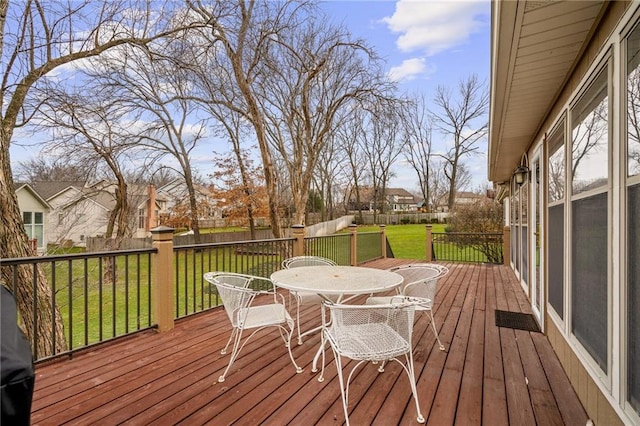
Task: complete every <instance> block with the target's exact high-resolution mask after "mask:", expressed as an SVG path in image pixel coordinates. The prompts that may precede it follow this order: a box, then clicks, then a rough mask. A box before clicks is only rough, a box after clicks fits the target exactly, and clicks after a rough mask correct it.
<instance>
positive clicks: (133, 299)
mask: <svg viewBox="0 0 640 426" xmlns="http://www.w3.org/2000/svg"><path fill="white" fill-rule="evenodd" d="M350 231H351V232H350V233H345V234H337V235H329V236H319V237H305V233H304V227H294V229H293V236H292V237H291V238H282V239H269V240H256V241H239V242H232V243H211V244H197V245H187V246H176V247H174V246H173V239H172V236H173V230H172V229H171V228H157V229H155V230H153V231H152V233H153V239H154V242H153V248H150V249H138V250H120V251H109V252H99V253H80V254H67V255H55V256H38V257H28V258H19V259H3V260H1V261H0V267H1V268H2V272H3V274H2V276H4V277H12V278H9V279H8V282H3V283H2V284H3V285H5V286H6V287H7V288H9V289H11V290H13V292H14V294H15V293H16V290H17V287H18V280H19V279H20V278H19V277H20V276H21V274H19V273H18V271H19V268H30V270H32V271H33V273H32V274H30V276H32V277H33V278H32V280H33V282H32V283H29V285H30V286H31V287H32V288H33V289H35V290H34V291H37V289H38V288H47V289H48V291H49V292H50V295H51V298H50V300H51V302H50V303H51V306H50V307H49V308H50V309H51V310H52V311H54V310H56V309H57V310H58V312H59V314H60V317H61V318H62V320H61V321H59V322H58V323H54V324H50V325H49V326H50V327H48V328H49V329H50V330H51V333H53V336H55V335H56V331H59V329H58V330H57V329H56V328H57V327H62V328H63V332H64V333H63V334H64V338H65V339H66V346H65V347H64V349H59V348H58V345H56V342H55V337H54V338H53V339H51V337H50V336H45V337H47V339H48V340H53V344H52V347H51V349H50V350H44V351H40V353H38V351H37V350H36V349H34V357H35V360H36V361H38V362H39V361H44V360H47V359H50V358H52V357H56V356H59V355H66V354H69V355H70V354H72V353H73V352H75V351H77V350H80V349H83V348H86V347H89V346H92V345H95V344H98V343H101V342H104V341H106V340H110V339H113V338H116V337H120V336H123V335H126V334H129V333H132V332H136V331H140V330H145V329H148V328H152V327H154V328H157V329H158V330H159V331H161V332H162V331H166V330H170V329H171V328H173V324H174V321H175V320H176V319H177V318H182V317H185V316H187V315H192V314H194V313H198V312H201V311H204V310H207V309H211V308H214V307H216V306H218V305H220V300H219V298H218V296H217V294H216V292H215V289H214V288H212V287H211V286H210V284H209V283H207V282H206V281H204V279H203V274H204V273H205V272H209V271H226V272H239V273H247V274H251V275H258V276H263V277H269V276H270V275H271V273H272V272H274V271H276V270H278V269H279V268H280V267H281V266H280V265H281V262H282V260H284V259H285V258H287V257H291V256H299V255H305V254H306V255H319V256H324V257H328V258H330V259H332V260H334V261H335V262H336V263H338V264H341V265H357V264H359V263H362V262H365V261H368V260H374V259H379V258H384V257H387V248H386V247H387V245H386V235H385V229H384V227H381V231H380V232H366V233H365V232H363V233H358V232H357V227H355V226H352V227H351V229H350ZM472 236H473V237H477V238H480V241H481V242H480V243H477V242H476V243H474V242H472V241H471V240H470V238H471V237H472ZM501 238H503V239H504V241H507V242H508V233H507V235H506V237H503V236H502V234H499V233H496V234H491V235H480V234H479V235H476V236H474V235H473V234H457V235H456V234H434V233H431V227H430V226H427V247H428V250H427V258H429V256H430V255H431V253H435V256H434V257H433V258H434V259H437V260H447V261H480V262H486V261H488V260H487V259H488V258H487V256H486V255H485V256H484V257H482V256H481V255H479V254H477V252H478V251H479V249H478V244H490V245H492V246H496V250H497V249H498V246H500V249H502V246H501V245H500V243H501V241H502V240H501ZM463 244H471V247H473V248H471V249H464V248H461V247H462V245H463ZM429 247H431V248H432V250H429ZM470 250H471V251H470ZM430 251H431V253H430ZM506 253H507V254H508V249H506ZM506 261H508V259H507V260H505V262H506ZM7 268H8V269H7ZM38 271H42V273H36V272H38ZM38 280H44V281H45V285H44V286H39V284H41V283H39V282H38ZM33 310H34V312H35V311H36V308H35V305H34V307H33ZM37 329H38V328H37V327H36V326H35V325H34V327H33V330H27V334H28V335H29V336H30V339H31V345H32V348H38V336H37V333H35V330H37ZM58 343H59V342H58ZM43 352H47V353H43Z"/></svg>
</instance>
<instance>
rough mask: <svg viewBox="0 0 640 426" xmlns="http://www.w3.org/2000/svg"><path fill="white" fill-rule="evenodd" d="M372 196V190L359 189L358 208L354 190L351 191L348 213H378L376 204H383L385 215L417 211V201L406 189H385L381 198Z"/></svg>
mask: <svg viewBox="0 0 640 426" xmlns="http://www.w3.org/2000/svg"><path fill="white" fill-rule="evenodd" d="M374 195H375V194H374V190H373V188H371V187H364V188H360V206H358V203H357V200H356V193H355V190H352V191H351V193H350V194H349V202H348V206H349V207H348V208H349V211H356V210H362V211H374V210H378V211H380V210H381V208H380V207H381V206H376V202H377V203H378V204H380V203H384V211H385V212H387V213H391V212H415V211H417V210H418V199H417V198H416V197H415V196H414V195H413V194H411V193H410V192H409V191H407V190H406V189H402V188H386V190H385V194H384V195H383V196H381V197H375V196H374ZM376 198H377V200H376ZM358 207H360V208H358Z"/></svg>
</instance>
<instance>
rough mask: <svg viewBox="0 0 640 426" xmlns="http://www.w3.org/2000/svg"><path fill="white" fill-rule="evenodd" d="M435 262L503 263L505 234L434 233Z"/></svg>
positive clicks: (433, 249) (432, 235)
mask: <svg viewBox="0 0 640 426" xmlns="http://www.w3.org/2000/svg"><path fill="white" fill-rule="evenodd" d="M431 237H432V239H431V241H432V253H433V257H432V259H433V260H442V261H450V262H475V263H499V264H501V263H503V262H504V258H503V255H502V252H503V234H502V232H494V233H473V232H437V233H436V232H434V233H432V234H431Z"/></svg>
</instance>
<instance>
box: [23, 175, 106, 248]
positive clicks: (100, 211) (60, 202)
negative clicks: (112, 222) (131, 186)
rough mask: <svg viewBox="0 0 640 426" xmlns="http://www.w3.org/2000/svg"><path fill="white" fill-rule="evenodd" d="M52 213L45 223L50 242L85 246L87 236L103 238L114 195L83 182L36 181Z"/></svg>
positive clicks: (36, 185) (38, 189) (37, 189)
mask: <svg viewBox="0 0 640 426" xmlns="http://www.w3.org/2000/svg"><path fill="white" fill-rule="evenodd" d="M34 188H35V189H36V191H37V192H38V193H39V194H40V195H41V196H42V197H43V198H45V199H46V200H47V202H48V203H49V205H50V206H51V211H50V213H49V215H48V216H47V221H46V230H47V232H46V236H47V241H48V242H49V243H54V244H73V245H84V243H85V238H86V237H88V236H91V237H93V236H97V235H104V233H105V232H106V229H107V224H108V221H109V215H110V213H111V211H112V210H113V207H114V205H115V200H114V197H113V194H111V193H109V192H108V191H107V190H106V189H104V188H100V187H94V186H88V185H85V184H84V183H83V182H44V181H41V182H34Z"/></svg>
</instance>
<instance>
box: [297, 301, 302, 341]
mask: <svg viewBox="0 0 640 426" xmlns="http://www.w3.org/2000/svg"><path fill="white" fill-rule="evenodd" d="M296 328H297V329H298V346H300V345H302V335H301V334H300V299H299V298H298V297H297V296H296Z"/></svg>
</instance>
